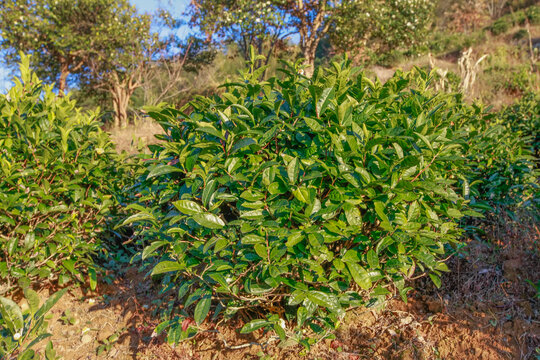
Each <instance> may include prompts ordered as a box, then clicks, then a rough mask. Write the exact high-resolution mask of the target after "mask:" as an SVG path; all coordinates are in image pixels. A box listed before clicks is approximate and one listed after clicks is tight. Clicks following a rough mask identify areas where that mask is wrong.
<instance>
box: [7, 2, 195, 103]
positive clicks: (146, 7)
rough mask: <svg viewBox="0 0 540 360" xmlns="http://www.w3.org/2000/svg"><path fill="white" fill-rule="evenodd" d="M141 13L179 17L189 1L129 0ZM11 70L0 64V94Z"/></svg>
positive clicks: (8, 83) (8, 81)
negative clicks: (161, 9) (159, 11)
mask: <svg viewBox="0 0 540 360" xmlns="http://www.w3.org/2000/svg"><path fill="white" fill-rule="evenodd" d="M131 3H132V4H133V5H135V6H136V7H137V9H138V10H139V12H141V13H153V12H154V11H155V10H156V9H158V8H159V7H164V8H166V9H168V10H169V11H171V13H172V14H173V15H174V16H176V17H181V16H182V13H183V12H184V11H185V9H186V7H187V5H188V4H189V0H131ZM188 32H189V27H187V26H184V27H182V28H180V29H179V33H180V35H186V34H188ZM0 56H1V55H0ZM12 76H13V75H12V73H11V70H9V69H7V68H5V67H4V66H2V65H1V64H0V93H5V92H6V91H7V90H8V89H9V88H10V87H11V78H12Z"/></svg>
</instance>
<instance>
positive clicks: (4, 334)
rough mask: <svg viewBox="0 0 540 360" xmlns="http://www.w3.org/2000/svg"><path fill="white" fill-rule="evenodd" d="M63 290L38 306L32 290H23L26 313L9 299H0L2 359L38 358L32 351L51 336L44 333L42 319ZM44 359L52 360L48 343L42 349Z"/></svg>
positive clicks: (22, 359)
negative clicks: (26, 306) (26, 305)
mask: <svg viewBox="0 0 540 360" xmlns="http://www.w3.org/2000/svg"><path fill="white" fill-rule="evenodd" d="M66 291H67V289H63V290H60V291H58V292H56V293H54V294H52V295H51V296H50V297H49V298H48V299H47V300H46V301H45V302H44V303H43V305H41V306H40V302H41V301H40V298H39V295H38V294H37V293H36V292H35V291H33V290H32V289H29V288H26V289H25V290H24V295H25V298H26V301H27V302H28V309H27V310H24V311H23V310H22V309H21V308H20V307H19V305H17V304H16V303H15V302H13V301H12V300H10V299H7V298H4V297H1V296H0V315H1V317H0V335H1V337H0V356H2V359H14V356H16V359H20V360H26V359H39V358H40V356H39V354H38V353H36V351H35V350H33V349H32V348H33V347H34V346H35V345H37V344H38V343H39V342H40V341H42V340H44V339H46V338H47V337H49V336H51V334H48V333H47V330H48V323H47V321H45V316H46V315H47V313H48V312H49V311H50V310H51V309H52V307H53V306H54V305H55V304H56V303H57V302H58V300H60V298H61V297H62V296H63V295H64V294H65V292H66ZM45 358H46V359H47V360H55V359H57V357H56V351H55V350H54V349H53V344H52V342H50V341H49V342H48V344H47V347H46V348H45Z"/></svg>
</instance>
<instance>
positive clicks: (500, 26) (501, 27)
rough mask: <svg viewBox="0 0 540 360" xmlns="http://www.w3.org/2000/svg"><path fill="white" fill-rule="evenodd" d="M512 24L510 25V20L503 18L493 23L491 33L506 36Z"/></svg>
mask: <svg viewBox="0 0 540 360" xmlns="http://www.w3.org/2000/svg"><path fill="white" fill-rule="evenodd" d="M511 26H512V24H511V23H510V21H509V19H507V18H505V17H502V18H499V19H497V20H495V21H494V22H493V24H491V26H490V31H491V33H492V34H493V35H500V34H505V33H506V32H507V31H508V30H509V29H510V27H511Z"/></svg>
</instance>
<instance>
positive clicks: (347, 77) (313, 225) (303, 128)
mask: <svg viewBox="0 0 540 360" xmlns="http://www.w3.org/2000/svg"><path fill="white" fill-rule="evenodd" d="M21 70H22V71H21V74H22V76H21V80H20V81H17V83H16V85H15V86H14V88H13V89H11V90H10V91H9V93H8V94H7V95H2V96H0V149H1V150H0V173H1V176H0V279H1V283H2V284H3V285H2V286H0V291H2V292H3V293H4V294H10V293H11V292H12V291H13V290H14V289H16V288H23V289H26V290H25V293H26V294H27V296H28V297H30V298H34V299H35V297H36V296H37V295H36V294H35V293H34V292H33V291H32V290H31V287H32V286H34V287H36V286H37V287H39V286H40V284H43V283H44V282H54V283H58V285H64V284H67V283H69V282H78V283H88V285H89V286H90V287H92V288H94V287H95V286H96V283H97V279H96V277H97V275H99V266H100V265H99V261H96V259H98V258H99V256H98V255H99V254H105V253H107V252H108V251H113V250H114V249H115V248H117V247H118V243H117V236H118V235H119V234H118V232H123V233H124V234H129V236H130V237H131V242H130V245H129V246H132V247H133V248H134V249H136V250H137V251H138V252H137V255H136V256H135V257H134V258H133V260H132V261H133V262H134V263H136V264H138V266H140V267H141V269H147V271H148V272H149V273H150V274H151V276H153V277H154V279H155V280H156V281H159V282H160V283H161V285H162V286H163V289H162V292H161V293H162V294H163V296H162V299H161V300H160V301H161V303H160V306H161V308H162V309H163V311H162V312H161V317H162V322H161V323H160V325H159V326H158V328H157V329H156V332H157V333H161V332H163V331H166V334H167V339H168V341H169V342H171V343H176V342H178V341H181V340H183V339H186V338H189V337H191V336H194V335H195V334H196V333H197V330H198V329H199V328H200V327H201V326H202V327H204V326H205V325H204V322H207V321H218V320H221V319H224V320H227V319H231V318H233V317H236V316H237V315H238V314H239V313H242V318H244V319H246V318H247V319H251V320H250V321H249V322H247V323H245V325H244V326H243V327H242V328H241V329H240V331H241V332H243V333H247V332H252V331H255V330H258V329H268V330H271V331H273V332H275V334H276V336H279V338H280V339H281V340H282V341H284V342H295V343H302V344H304V345H305V346H306V347H309V346H310V344H312V343H313V342H314V341H316V340H317V339H320V338H321V337H323V336H329V335H330V334H331V333H332V330H334V329H335V328H336V327H337V326H338V325H339V323H340V320H341V319H342V318H343V316H344V314H345V312H346V311H347V310H348V309H350V308H352V307H356V306H373V305H375V304H379V303H382V302H384V301H385V299H387V298H388V297H389V296H391V295H392V294H396V295H399V296H401V297H402V298H403V299H404V300H406V297H407V292H408V291H409V290H411V287H410V286H411V284H412V283H411V279H413V278H417V277H418V276H422V275H425V274H427V275H428V276H429V277H430V278H431V279H432V281H433V282H434V283H435V285H437V286H440V283H441V277H440V276H441V274H442V273H443V272H445V271H448V268H447V266H446V264H445V263H444V260H445V259H447V257H448V256H449V255H451V254H453V253H455V252H457V251H458V250H459V249H460V247H461V246H462V245H461V243H460V238H461V236H462V233H463V231H464V229H466V228H467V224H468V222H469V220H468V219H469V217H481V216H482V213H484V212H493V211H499V210H500V209H503V210H504V211H509V212H512V211H514V210H515V209H518V208H523V207H528V208H530V209H532V210H533V211H535V212H536V214H537V213H538V212H537V211H538V205H539V203H538V199H539V192H538V169H537V159H536V157H535V156H537V155H538V144H539V141H538V132H537V129H538V128H539V121H540V104H539V99H538V96H537V95H531V96H529V97H527V98H524V99H522V100H521V101H520V102H519V103H516V105H514V106H512V107H509V108H507V109H504V110H502V111H500V112H491V111H489V109H484V108H483V107H482V106H480V105H472V106H471V105H468V104H466V103H465V102H464V101H463V99H462V96H461V95H460V94H447V93H434V92H433V91H432V90H430V81H431V74H429V73H426V72H424V71H422V70H421V69H414V70H412V71H410V72H406V73H404V72H400V71H398V72H397V73H396V74H395V75H394V77H393V78H391V79H390V80H389V81H388V82H386V83H385V84H381V83H379V82H375V83H374V82H372V81H370V80H369V79H368V78H366V77H365V76H364V75H363V74H362V73H360V72H359V71H358V70H357V69H352V68H350V67H349V66H348V64H346V63H342V64H338V63H334V64H332V66H331V67H329V68H326V69H319V70H318V71H316V73H315V74H314V76H313V78H311V79H308V78H305V77H304V76H302V75H300V69H299V67H298V64H284V66H283V68H282V70H281V76H279V77H278V78H271V79H268V80H265V81H259V80H257V79H258V78H259V76H260V74H261V70H257V69H255V68H253V67H252V68H250V69H248V70H247V71H246V72H245V73H244V74H243V76H242V77H241V78H240V79H239V80H238V82H235V83H228V84H224V85H223V89H224V91H223V93H222V94H220V95H216V96H213V97H198V98H196V99H194V100H193V101H192V102H191V103H190V104H188V105H186V106H185V107H184V108H183V109H180V110H177V109H174V108H169V107H166V106H164V107H160V108H155V109H147V110H148V114H149V115H150V116H151V117H152V118H153V119H155V120H156V121H157V122H158V123H159V124H160V125H161V126H162V127H163V130H164V134H163V135H160V136H159V137H160V138H161V140H162V142H160V143H159V144H158V145H152V146H151V150H152V156H151V157H150V158H149V159H146V160H145V161H143V162H142V161H140V157H135V158H131V159H126V157H125V156H122V155H117V154H116V153H115V151H114V146H113V145H112V144H111V141H110V138H109V137H108V135H107V134H106V133H104V132H103V131H101V130H100V124H99V123H98V121H97V120H96V114H86V113H81V112H80V111H79V110H78V109H77V108H76V106H75V104H74V103H73V102H72V101H70V100H69V99H68V98H59V97H57V96H56V95H54V94H53V92H52V88H51V87H50V86H45V85H43V84H42V83H41V82H40V81H39V80H38V79H37V78H36V77H35V75H33V74H32V73H31V72H30V71H29V70H28V64H27V61H26V62H23V65H22V68H21ZM5 284H7V285H5ZM171 295H172V296H171ZM53 300H55V299H52V300H51V301H50V304H53V302H54V301H53ZM0 301H1V307H0V309H1V310H0V314H1V316H2V317H1V319H0V329H1V330H0V331H2V335H4V336H3V339H4V340H0V355H2V356H3V355H5V354H8V355H14V354H18V353H19V354H23V350H24V346H23V343H24V341H23V340H25V339H30V338H31V336H30V337H28V333H29V332H30V331H35V332H36V334H37V333H38V332H39V331H37V330H33V329H34V328H35V327H33V325H32V324H35V323H37V322H39V321H41V322H43V316H42V315H43V314H41V313H40V312H39V311H38V310H37V308H36V309H33V310H28V311H26V312H24V313H23V312H21V311H20V308H18V306H17V305H16V304H15V303H13V302H12V301H11V300H9V299H8V298H0ZM34 302H35V301H34ZM38 304H39V299H38ZM176 305H182V306H176ZM51 306H52V305H51ZM173 309H174V310H173ZM29 319H30V320H32V319H34V320H35V321H29ZM39 319H41V320H39ZM40 326H41V327H42V328H43V324H42V325H40ZM42 330H43V329H42ZM43 331H44V330H43ZM43 331H41V332H43ZM18 334H20V335H18ZM17 335H18V336H17ZM22 335H24V336H22ZM27 343H28V341H27V342H26V343H24V345H25V346H26V345H28V344H27ZM51 351H52V348H51ZM26 354H30V355H27V356H33V355H32V354H33V352H32V350H31V349H29V350H28V351H27V352H26ZM29 358H31V357H29Z"/></svg>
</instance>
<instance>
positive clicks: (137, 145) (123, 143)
mask: <svg viewBox="0 0 540 360" xmlns="http://www.w3.org/2000/svg"><path fill="white" fill-rule="evenodd" d="M109 132H110V134H111V139H112V141H113V142H114V143H115V144H116V149H117V150H118V152H123V151H126V152H127V153H129V154H136V153H139V152H145V153H148V152H149V150H148V145H151V144H155V143H158V142H159V140H158V139H156V138H155V135H156V134H162V133H163V129H162V128H161V127H160V126H159V125H158V124H157V123H156V122H155V121H154V120H152V119H150V118H144V119H140V120H137V121H136V122H135V124H130V125H128V127H126V128H121V129H114V128H113V129H110V130H109Z"/></svg>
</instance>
